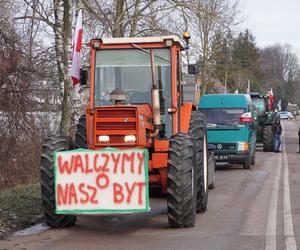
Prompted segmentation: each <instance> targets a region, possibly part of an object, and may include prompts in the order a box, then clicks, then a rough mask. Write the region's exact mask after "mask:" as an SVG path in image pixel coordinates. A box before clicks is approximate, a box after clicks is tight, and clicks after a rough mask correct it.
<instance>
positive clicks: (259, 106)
mask: <svg viewBox="0 0 300 250" xmlns="http://www.w3.org/2000/svg"><path fill="white" fill-rule="evenodd" d="M251 99H252V103H253V106H254V110H255V111H256V112H257V116H262V115H264V114H265V112H266V103H265V98H251Z"/></svg>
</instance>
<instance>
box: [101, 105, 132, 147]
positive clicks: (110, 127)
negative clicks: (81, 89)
mask: <svg viewBox="0 0 300 250" xmlns="http://www.w3.org/2000/svg"><path fill="white" fill-rule="evenodd" d="M95 123H96V124H95V128H96V131H95V132H96V133H95V134H96V144H98V145H101V143H100V142H98V141H97V138H98V136H99V135H108V136H109V138H110V141H109V145H123V144H125V142H124V137H125V135H135V136H137V123H136V109H135V108H110V109H99V110H97V111H96V119H95Z"/></svg>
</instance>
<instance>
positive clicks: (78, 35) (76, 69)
mask: <svg viewBox="0 0 300 250" xmlns="http://www.w3.org/2000/svg"><path fill="white" fill-rule="evenodd" d="M82 31H83V30H82V10H81V9H80V10H79V11H78V16H77V21H76V26H75V33H74V38H73V54H72V65H71V71H70V73H71V78H72V81H73V84H74V85H75V84H77V83H79V82H80V57H81V56H80V52H81V47H82Z"/></svg>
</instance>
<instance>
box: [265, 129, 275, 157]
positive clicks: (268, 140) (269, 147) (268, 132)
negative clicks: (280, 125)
mask: <svg viewBox="0 0 300 250" xmlns="http://www.w3.org/2000/svg"><path fill="white" fill-rule="evenodd" d="M263 149H264V152H271V151H273V131H272V125H266V126H264V127H263Z"/></svg>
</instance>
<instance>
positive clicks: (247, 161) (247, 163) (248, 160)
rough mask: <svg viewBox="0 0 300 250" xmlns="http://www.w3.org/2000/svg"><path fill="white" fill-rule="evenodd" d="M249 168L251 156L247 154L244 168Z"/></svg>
mask: <svg viewBox="0 0 300 250" xmlns="http://www.w3.org/2000/svg"><path fill="white" fill-rule="evenodd" d="M250 168H251V157H250V155H249V156H248V158H247V160H246V161H245V163H244V169H250Z"/></svg>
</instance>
